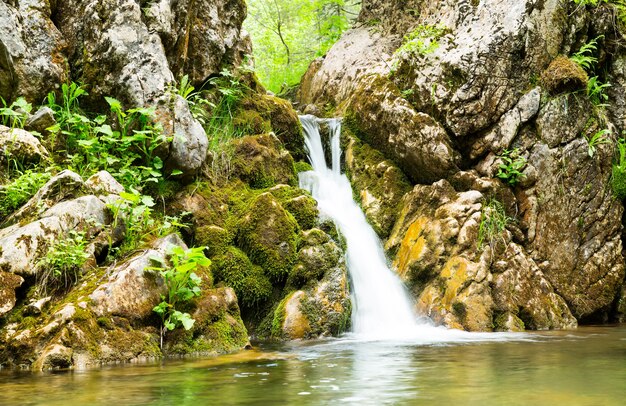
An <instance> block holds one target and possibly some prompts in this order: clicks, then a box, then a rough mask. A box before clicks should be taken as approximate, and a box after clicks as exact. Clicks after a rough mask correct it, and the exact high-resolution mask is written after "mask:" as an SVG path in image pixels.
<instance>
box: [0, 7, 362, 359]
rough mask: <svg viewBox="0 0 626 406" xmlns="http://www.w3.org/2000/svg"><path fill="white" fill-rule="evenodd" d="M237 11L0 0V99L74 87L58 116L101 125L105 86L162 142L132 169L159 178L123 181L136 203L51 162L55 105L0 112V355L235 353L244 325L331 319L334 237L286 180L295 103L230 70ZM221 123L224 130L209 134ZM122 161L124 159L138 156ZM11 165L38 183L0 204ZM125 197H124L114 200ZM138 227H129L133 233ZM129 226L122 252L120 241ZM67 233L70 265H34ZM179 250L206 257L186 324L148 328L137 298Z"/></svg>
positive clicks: (340, 317)
mask: <svg viewBox="0 0 626 406" xmlns="http://www.w3.org/2000/svg"><path fill="white" fill-rule="evenodd" d="M245 16H246V6H245V2H243V1H240V0H232V1H231V0H225V1H211V0H206V1H205V0H202V1H176V2H171V1H165V0H163V1H160V0H159V1H147V2H146V1H141V2H140V1H136V0H93V1H63V2H57V1H37V0H34V1H30V0H24V1H22V0H19V1H13V0H10V1H7V0H2V1H0V97H2V98H3V99H4V100H5V101H6V102H7V105H11V103H12V102H14V101H16V100H21V99H20V98H24V99H25V100H26V101H28V102H31V103H32V104H33V105H34V106H38V105H41V104H43V103H44V99H45V98H46V95H48V94H51V96H50V97H52V98H54V97H56V100H57V101H59V104H63V106H64V108H65V109H67V110H68V112H69V110H70V109H72V108H75V107H76V106H77V105H78V99H76V100H75V101H72V102H69V103H68V102H67V100H61V98H62V97H67V96H68V95H69V93H68V92H67V89H66V91H64V92H61V91H60V86H61V84H65V83H68V82H70V81H75V82H80V83H82V84H83V87H84V89H85V90H86V91H87V94H84V95H82V96H80V103H81V105H80V107H81V109H80V110H78V112H77V113H76V115H75V116H74V119H76V117H78V116H80V117H82V118H80V119H78V120H79V121H81V120H82V121H83V122H87V124H86V125H88V126H91V125H95V124H93V123H95V122H97V124H98V125H101V124H102V123H103V122H104V121H106V120H109V119H110V117H112V116H114V115H115V114H114V113H111V111H109V107H108V106H107V102H105V96H108V97H114V98H115V99H117V100H118V101H119V102H120V103H121V105H122V106H123V107H122V108H121V114H126V113H125V112H128V111H129V109H137V108H139V109H141V108H154V111H155V115H154V117H152V119H153V120H154V121H155V123H153V124H154V125H155V126H156V125H160V127H158V128H159V130H158V131H162V134H161V133H160V135H163V136H164V137H162V138H161V139H167V140H168V141H167V142H166V143H164V144H162V145H159V146H158V148H156V149H155V150H154V153H155V154H156V156H157V158H158V159H157V160H156V162H157V166H153V167H152V168H148V167H144V168H143V169H144V170H150V169H151V170H157V172H159V171H160V172H161V173H157V174H156V176H158V177H160V178H161V179H162V180H164V182H161V186H162V188H161V189H159V188H156V189H151V188H150V187H149V185H138V186H139V188H140V190H141V192H142V194H144V196H143V197H138V199H140V200H141V199H144V198H145V199H147V200H145V201H144V200H141V203H138V202H139V200H137V201H136V202H135V203H130V202H131V201H130V200H128V196H129V194H128V193H129V192H132V193H131V194H133V193H135V194H136V193H137V192H136V191H133V189H132V186H131V187H129V186H128V185H122V184H120V183H118V181H117V180H116V179H115V177H116V176H117V175H119V173H115V172H114V171H112V170H111V173H109V172H108V171H106V170H104V169H107V168H104V167H103V168H97V169H103V170H101V171H97V169H96V168H93V167H90V166H89V167H82V169H83V171H84V172H85V173H88V174H89V175H91V173H92V172H97V173H95V174H93V176H89V175H87V176H81V175H83V172H81V174H78V173H76V172H75V171H72V170H63V169H65V168H64V167H63V165H66V163H67V162H68V160H67V158H68V157H67V156H66V152H67V151H66V150H65V149H66V148H69V147H68V146H67V145H64V144H63V142H65V139H64V137H65V136H67V138H68V139H69V138H71V136H72V134H68V133H69V132H71V131H67V130H64V131H65V132H63V133H62V134H61V135H62V136H61V137H60V139H57V138H55V137H54V136H53V135H52V134H57V135H58V134H59V132H58V131H56V130H54V131H53V130H51V127H54V126H55V125H57V124H59V125H60V123H59V122H58V121H59V120H60V115H59V112H58V111H53V110H51V109H50V108H47V107H45V108H41V109H39V110H37V111H36V112H35V110H33V111H32V112H29V111H26V110H17V113H15V114H18V115H19V117H23V119H22V118H20V121H16V120H17V119H15V120H14V119H13V118H11V117H10V118H7V117H8V116H7V115H6V114H5V113H4V110H3V114H2V116H1V117H2V120H3V121H2V123H4V124H9V125H10V127H7V126H4V125H0V151H1V152H2V154H0V163H1V164H2V165H1V167H0V183H2V184H0V196H1V197H2V198H5V197H7V201H6V202H4V201H3V202H2V204H0V221H1V223H0V366H20V367H23V368H28V367H30V368H33V369H49V368H68V367H78V368H81V367H87V366H92V365H100V364H102V363H115V362H128V361H136V360H141V359H149V358H158V357H161V356H164V355H168V354H177V355H185V354H214V353H223V352H229V351H236V350H240V349H242V348H243V347H244V346H245V345H246V344H247V343H248V339H249V336H250V335H251V334H254V335H256V336H260V337H273V338H276V339H290V338H294V339H295V338H314V337H319V336H325V335H333V334H335V335H336V334H340V333H341V332H343V331H345V330H346V329H347V327H348V325H349V317H350V301H349V293H348V284H347V273H346V268H345V264H344V261H343V254H342V253H343V250H342V245H341V239H340V237H339V236H338V235H337V233H336V231H335V230H334V227H333V226H332V225H329V224H327V223H320V220H319V219H318V212H317V208H316V203H315V201H314V200H313V199H312V198H311V197H310V196H309V195H308V194H307V193H306V192H304V191H302V190H300V189H299V188H298V187H297V176H296V173H297V172H296V167H302V165H304V166H305V167H306V165H305V164H303V163H302V162H299V163H296V162H295V161H294V158H295V159H296V160H300V159H302V158H303V155H304V154H303V136H302V132H301V128H300V124H299V121H298V117H297V115H296V112H295V111H294V110H293V108H292V107H291V105H290V104H289V103H288V102H286V101H284V100H281V99H278V98H275V97H272V96H268V95H266V94H265V90H264V89H263V88H262V86H260V85H259V83H258V81H257V80H256V78H255V77H254V74H253V73H251V72H250V71H249V70H247V69H245V68H242V64H243V62H244V58H245V56H246V54H248V53H250V49H249V39H248V38H247V36H246V35H245V34H244V33H243V32H242V31H241V24H242V22H243V20H244V18H245ZM183 75H186V76H187V78H188V79H189V83H190V84H191V85H193V86H195V87H196V89H199V88H201V87H203V86H204V87H203V92H197V93H195V94H194V95H193V96H194V97H195V99H194V100H195V101H192V102H190V101H189V100H188V99H186V98H185V96H189V94H183V95H181V92H180V90H178V89H176V88H175V86H176V85H179V84H180V82H181V81H182V77H183ZM220 86H222V87H220ZM224 89H227V90H229V91H230V92H231V93H230V94H231V95H232V94H234V93H236V95H237V97H236V98H235V99H236V100H235V101H232V100H231V101H229V104H228V107H227V108H228V113H229V120H228V121H224V122H220V124H218V125H215V124H211V122H210V121H211V119H212V118H213V117H215V116H217V115H218V113H217V109H218V108H220V103H219V100H220V99H219V98H220V96H221V93H220V90H224ZM77 97H78V96H77ZM72 103H73V104H72ZM193 103H197V104H195V107H196V111H195V112H194V114H192V113H191V110H190V105H193ZM221 106H224V105H221ZM31 113H34V114H31ZM7 114H8V113H7ZM94 117H95V118H94ZM196 117H198V119H196ZM91 120H93V121H91ZM98 120H100V121H98ZM107 122H108V121H107ZM133 125H137V123H136V122H134V123H132V124H131V125H128V126H126V125H125V124H123V123H122V121H121V120H119V119H118V121H117V122H116V123H113V128H111V126H108V128H106V129H105V130H104V132H105V133H106V134H104V133H98V131H100V130H94V129H93V128H91V129H89V128H88V129H87V130H85V132H86V134H87V135H88V136H89V137H91V138H90V139H82V140H81V142H82V143H83V145H85V146H88V145H93V144H94V143H96V144H97V143H98V142H99V141H101V139H98V138H96V137H93V134H94V133H96V135H97V136H102V135H103V134H104V135H105V136H108V137H113V136H114V133H113V131H114V130H115V131H119V132H122V131H127V135H131V134H132V135H134V136H138V137H141V136H142V133H141V131H139V132H136V131H135V130H136V129H135V128H134V127H133ZM125 126H126V127H127V128H123V127H125ZM223 127H228V128H229V129H230V131H231V132H230V133H229V134H228V136H225V137H224V138H221V134H223V133H222V132H221V131H223ZM22 128H25V129H22ZM76 128H77V127H76ZM74 129H75V128H74ZM100 129H102V128H100ZM79 130H80V129H78V130H77V131H79ZM55 131H56V132H55ZM133 131H135V132H133ZM118 135H119V134H118ZM90 143H91V144H90ZM209 144H211V145H209ZM148 147H150V146H149V145H148ZM86 151H89V150H88V149H87V150H86ZM107 152H110V151H107ZM81 153H85V152H84V151H83V152H81ZM88 153H89V152H86V154H88ZM116 159H117V158H113V161H110V162H108V163H107V165H113V164H112V163H111V162H118V161H115V160H116ZM132 159H134V160H135V161H133V162H128V165H135V166H136V165H139V166H141V165H143V164H144V162H143V161H142V160H141V158H132ZM105 161H106V160H103V161H101V162H105ZM48 164H50V165H51V166H50V167H48V166H47V165H48ZM96 165H99V164H96ZM107 165H104V166H107ZM13 166H15V167H16V168H18V170H15V169H14V168H13ZM74 169H75V170H76V168H74ZM21 171H24V172H23V173H24V175H23V176H26V177H28V176H32V177H33V179H31V180H29V179H30V178H24V179H27V180H28V182H31V183H28V187H29V188H32V187H34V186H33V185H37V186H40V185H42V186H41V187H39V188H38V189H34V190H33V193H31V194H27V195H26V197H25V199H24V200H22V198H23V197H24V196H21V195H20V196H17V197H16V200H15V201H13V200H11V201H10V202H9V198H8V196H9V195H10V193H14V194H15V193H16V192H15V191H14V190H13V189H10V187H13V186H12V185H15V182H16V180H15V179H16V178H17V177H18V176H20V175H22V172H21ZM135 173H138V172H135ZM192 180H193V183H191V182H190V181H192ZM12 182H13V183H12ZM190 183H191V184H190ZM20 185H22V186H23V185H24V183H22V184H20ZM9 189H10V190H13V192H7V190H9ZM18 192H20V193H21V190H18ZM33 194H34V195H33ZM150 195H151V196H150ZM137 196H139V195H137ZM29 197H30V199H28V198H29ZM131 199H132V198H131ZM154 200H156V201H158V202H159V204H158V205H156V206H154V205H153V204H152V203H149V202H151V201H154ZM146 202H148V203H147V204H145V203H146ZM129 204H130V205H132V204H137V205H135V206H133V209H132V210H126V209H127V208H128V207H130V206H127V205H129ZM151 207H152V208H151ZM168 215H169V216H172V217H168ZM173 218H175V219H176V220H172V219H173ZM138 219H141V220H140V221H142V222H144V223H143V225H139V223H138ZM172 221H174V222H184V223H185V225H182V223H180V224H179V227H180V230H179V234H180V235H182V237H181V236H180V235H178V234H169V233H168V232H165V231H164V230H170V228H171V226H172ZM149 224H152V225H153V226H149V227H152V229H150V228H144V229H143V231H142V233H143V232H145V233H146V234H145V235H143V236H142V235H136V234H133V233H134V231H133V228H134V227H144V226H146V225H149ZM154 225H156V226H157V228H156V229H155V228H154ZM168 227H169V228H168ZM159 237H160V238H159ZM133 238H134V239H135V240H134V242H135V244H136V245H135V246H133V248H132V249H130V250H122V249H121V248H120V247H121V246H122V247H123V246H124V244H128V243H129V241H130V240H132V239H133ZM183 238H184V240H183ZM68 241H69V242H68ZM76 241H78V242H79V243H80V244H82V245H80V247H81V248H80V250H79V252H78V253H76V252H75V251H76V250H74V251H73V255H80V256H81V257H83V256H84V258H83V259H84V263H83V262H81V264H82V265H81V266H80V269H73V271H72V272H71V273H63V272H60V271H58V268H52V267H51V265H50V264H48V263H46V257H47V256H49V255H50V252H53V251H54V250H55V249H57V247H60V246H61V245H59V244H63V243H66V244H70V242H71V244H74V243H76ZM137 243H139V244H137ZM193 246H195V247H205V249H204V252H205V254H206V255H207V256H208V258H210V259H211V260H212V264H211V266H210V267H200V268H199V269H197V270H196V274H197V275H198V276H199V278H200V282H199V283H200V286H201V290H200V291H199V292H197V294H198V295H197V297H194V298H192V300H188V301H187V302H185V304H184V305H183V308H181V311H184V312H187V313H188V314H189V315H190V316H191V317H192V318H193V320H195V323H194V324H193V327H191V328H189V329H188V330H185V329H182V328H180V329H177V330H174V331H171V332H166V333H165V335H164V336H162V335H161V334H160V330H161V328H162V326H163V323H162V320H160V319H159V317H158V316H157V315H156V313H155V312H154V310H153V308H154V307H155V306H156V305H157V304H159V302H161V301H162V300H164V299H163V298H164V297H166V296H167V295H168V291H167V286H166V284H167V279H166V278H164V277H163V275H162V274H161V273H160V272H158V270H157V269H155V266H157V265H158V264H161V265H162V266H173V264H174V262H172V261H174V260H173V259H172V255H173V254H172V252H173V249H174V248H175V247H179V249H183V250H186V249H187V248H188V247H193ZM59 260H60V261H61V262H63V261H64V260H65V258H60V259H59ZM67 261H71V259H69V258H68V259H67ZM55 272H58V273H59V274H60V275H61V276H62V278H61V280H60V281H59V280H57V279H58V278H59V276H58V275H56V274H54V273H55ZM50 281H56V282H55V283H56V285H54V286H50V283H49V282H50ZM244 323H245V324H244ZM160 339H161V342H160Z"/></svg>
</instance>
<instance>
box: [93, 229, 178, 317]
mask: <svg viewBox="0 0 626 406" xmlns="http://www.w3.org/2000/svg"><path fill="white" fill-rule="evenodd" d="M174 246H180V247H183V248H184V249H187V246H186V245H185V243H184V242H183V241H182V240H181V239H180V237H178V235H177V234H171V235H169V236H167V237H164V238H162V239H159V240H157V241H156V242H155V243H154V244H153V245H152V248H151V249H149V250H146V251H145V252H143V253H141V254H139V255H137V256H135V257H133V258H132V259H131V260H130V261H127V262H125V263H123V264H121V265H120V266H117V267H114V268H111V269H109V270H108V271H107V273H108V274H109V275H110V276H109V278H108V281H107V282H105V283H104V284H102V285H100V286H99V287H98V288H97V289H96V290H95V291H94V292H93V293H92V294H90V295H89V299H91V301H92V308H93V311H94V313H95V314H96V315H97V316H100V317H102V316H105V315H113V316H120V317H124V318H127V319H129V320H143V319H145V318H147V317H150V316H151V315H152V314H153V313H152V308H153V307H154V306H156V305H157V304H158V303H159V301H160V297H161V294H162V293H164V289H165V285H164V284H163V280H162V279H161V278H160V277H159V276H158V275H157V274H156V272H154V271H152V270H150V269H149V268H150V267H154V266H155V263H156V262H155V261H158V259H160V260H163V261H165V260H166V259H167V254H168V250H170V249H171V248H172V247H174Z"/></svg>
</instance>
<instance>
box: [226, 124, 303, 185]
mask: <svg viewBox="0 0 626 406" xmlns="http://www.w3.org/2000/svg"><path fill="white" fill-rule="evenodd" d="M233 146H234V151H235V152H234V158H233V160H232V172H233V175H234V176H236V177H238V178H240V179H241V180H243V181H244V182H246V183H248V184H249V185H250V186H251V187H252V188H255V189H264V188H268V187H271V186H273V185H275V184H277V183H284V184H289V185H295V184H296V173H295V169H294V162H293V158H292V157H291V155H290V154H289V153H288V152H287V151H284V150H281V143H280V141H279V140H278V139H277V138H276V137H274V136H273V135H271V134H265V135H257V136H247V137H243V138H241V139H238V140H235V141H234V142H233Z"/></svg>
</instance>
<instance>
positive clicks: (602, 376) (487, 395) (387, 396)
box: [0, 325, 626, 406]
mask: <svg viewBox="0 0 626 406" xmlns="http://www.w3.org/2000/svg"><path fill="white" fill-rule="evenodd" d="M625 401H626V325H620V326H613V327H581V328H579V329H578V330H574V331H558V332H557V331H553V332H537V333H524V334H519V335H498V334H493V335H487V336H485V335H480V336H476V339H472V338H470V339H463V340H452V341H449V342H439V343H433V342H431V343H411V342H410V340H405V341H367V340H362V339H358V338H355V337H352V336H349V335H348V336H346V337H344V338H340V339H332V340H321V341H315V342H307V343H304V342H302V343H290V344H284V345H276V344H259V345H258V346H257V347H255V349H253V350H249V351H243V352H241V353H239V354H234V355H225V356H219V357H213V358H208V359H192V360H189V359H187V360H165V361H162V362H158V363H149V364H140V365H124V366H111V367H103V368H100V369H92V370H87V371H59V372H47V373H30V372H15V371H6V370H5V371H0V405H111V404H115V405H145V404H154V405H283V404H298V405H330V404H332V405H336V404H346V405H384V404H399V405H421V404H425V405H426V404H438V405H468V404H475V405H568V406H571V405H623V404H624V402H625Z"/></svg>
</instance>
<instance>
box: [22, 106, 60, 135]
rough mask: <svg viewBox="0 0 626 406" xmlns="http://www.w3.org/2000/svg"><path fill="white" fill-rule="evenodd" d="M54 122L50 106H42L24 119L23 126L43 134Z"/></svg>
mask: <svg viewBox="0 0 626 406" xmlns="http://www.w3.org/2000/svg"><path fill="white" fill-rule="evenodd" d="M56 122H57V121H56V119H55V118H54V112H53V111H52V109H51V108H50V107H42V108H40V109H39V110H37V112H36V113H35V114H33V115H32V116H30V117H29V118H28V120H26V125H25V127H26V128H27V129H28V130H29V131H37V132H38V133H41V134H43V133H44V132H45V131H46V129H47V128H49V127H52V126H53V125H55V124H56Z"/></svg>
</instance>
